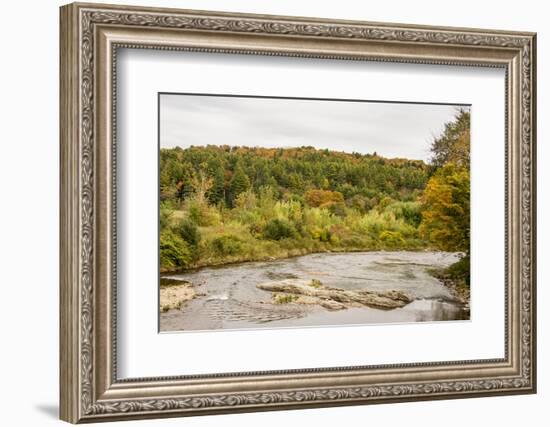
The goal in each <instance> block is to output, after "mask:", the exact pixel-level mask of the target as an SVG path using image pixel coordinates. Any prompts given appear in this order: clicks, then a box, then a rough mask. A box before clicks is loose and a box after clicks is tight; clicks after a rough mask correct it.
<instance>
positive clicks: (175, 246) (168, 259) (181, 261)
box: [160, 230, 192, 269]
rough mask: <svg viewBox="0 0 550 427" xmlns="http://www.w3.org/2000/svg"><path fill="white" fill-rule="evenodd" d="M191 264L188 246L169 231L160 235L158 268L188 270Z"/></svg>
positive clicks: (164, 231)
mask: <svg viewBox="0 0 550 427" xmlns="http://www.w3.org/2000/svg"><path fill="white" fill-rule="evenodd" d="M191 262H192V255H191V250H190V248H189V245H188V244H187V242H185V240H183V239H182V238H181V237H180V236H178V235H177V234H175V233H174V232H173V231H171V230H163V231H162V232H161V234H160V266H161V268H162V269H175V268H182V269H183V268H188V267H189V266H190V265H191Z"/></svg>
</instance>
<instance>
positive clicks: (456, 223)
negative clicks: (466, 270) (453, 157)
mask: <svg viewBox="0 0 550 427" xmlns="http://www.w3.org/2000/svg"><path fill="white" fill-rule="evenodd" d="M419 231H420V234H421V235H422V236H423V237H424V238H425V239H427V240H428V241H430V242H431V243H432V244H433V245H435V246H436V247H437V248H438V249H440V250H443V251H460V252H465V253H467V254H469V251H470V173H469V170H468V169H466V168H463V167H459V166H457V165H456V164H455V163H452V162H451V163H447V164H446V165H445V166H443V167H441V168H439V169H438V170H437V172H436V173H435V174H434V175H433V176H432V177H431V178H430V179H429V181H428V184H427V185H426V189H425V191H424V194H423V196H422V222H421V224H420V228H419Z"/></svg>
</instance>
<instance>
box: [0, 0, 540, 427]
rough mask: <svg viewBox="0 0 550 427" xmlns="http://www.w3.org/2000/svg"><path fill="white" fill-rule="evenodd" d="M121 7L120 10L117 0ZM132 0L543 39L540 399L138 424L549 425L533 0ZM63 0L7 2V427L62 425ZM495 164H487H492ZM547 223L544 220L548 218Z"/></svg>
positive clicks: (2, 384) (2, 356)
mask: <svg viewBox="0 0 550 427" xmlns="http://www.w3.org/2000/svg"><path fill="white" fill-rule="evenodd" d="M111 1H112V2H113V3H122V4H124V2H119V1H115V0H111ZM133 3H134V4H142V5H147V6H153V5H157V6H167V7H180V8H195V9H211V10H226V11H235V12H255V13H269V14H283V15H305V16H317V17H325V18H342V19H361V20H370V21H389V22H404V23H415V24H433V25H450V26H463V27H481V28H496V29H509V30H528V31H537V32H538V34H539V36H538V37H539V38H538V52H539V58H538V75H539V81H538V94H539V102H538V117H539V120H538V122H539V123H538V139H539V146H538V154H539V165H540V167H539V173H538V188H539V209H538V210H539V225H538V235H539V260H540V261H539V274H538V276H539V279H538V280H539V292H538V300H539V328H538V329H539V341H538V343H539V345H538V348H539V361H540V363H539V393H538V395H529V396H511V397H493V398H478V399H465V400H450V401H438V402H421V403H401V404H393V405H374V406H362V407H347V408H327V409H315V410H301V411H283V412H266V413H252V414H240V415H225V416H210V417H200V418H193V419H186V420H181V419H171V420H163V421H139V422H129V423H125V424H124V425H125V426H132V425H142V426H145V425H166V426H169V425H181V424H182V423H185V424H186V425H187V426H213V425H233V424H235V425H240V426H256V425H263V426H279V425H281V424H287V425H299V424H310V425H317V426H328V425H335V424H336V425H343V424H344V423H346V424H347V425H365V424H369V425H389V426H392V425H398V423H399V422H402V423H407V425H409V426H420V425H422V426H440V425H443V426H445V427H452V426H460V427H464V426H469V425H483V424H481V423H482V422H486V423H491V424H493V425H501V426H512V425H520V424H522V425H530V426H531V425H532V426H539V425H545V421H544V420H543V417H545V418H547V416H548V405H550V392H549V391H548V388H549V387H550V376H549V375H548V369H547V365H546V363H548V360H549V355H550V348H549V347H550V338H549V337H548V336H545V334H546V335H547V329H546V326H548V323H549V322H550V315H549V314H548V313H549V312H550V310H548V307H546V306H547V304H549V303H550V292H549V291H548V288H547V287H546V285H547V284H548V280H549V274H550V268H549V267H548V263H547V262H545V259H547V258H548V257H550V243H549V241H548V239H546V240H545V239H543V238H542V236H548V235H550V234H549V231H550V230H549V222H548V219H547V218H549V217H550V205H549V203H550V195H549V193H548V192H547V191H546V187H547V185H548V181H549V179H550V168H548V167H544V165H545V164H547V163H548V162H550V152H549V149H548V146H547V145H546V144H545V143H544V142H545V141H546V140H547V139H548V138H549V136H550V135H549V132H550V125H548V124H547V122H545V121H544V120H543V118H544V117H549V115H550V98H548V97H547V96H548V83H547V80H546V78H545V77H546V76H548V75H550V56H549V55H548V52H549V51H550V41H549V37H550V29H549V27H548V22H547V18H548V16H549V15H548V12H547V11H546V10H544V4H545V2H540V1H535V0H524V1H521V2H518V1H504V0H500V1H487V2H481V1H479V0H476V1H471V0H461V1H455V2H444V1H423V0H416V1H406V0H402V1H385V2H367V1H363V2H360V1H357V0H339V1H333V0H332V1H310V2H308V1H305V0H302V1H299V0H276V1H275V0H272V1H269V2H268V1H263V2H260V1H257V0H256V1H252V0H250V1H246V0H225V1H224V0H201V1H199V0H182V1H175V0H172V1H169V0H163V1H157V2H153V1H152V0H148V1H147V0H146V1H138V0H133ZM60 4H61V2H59V1H57V0H42V1H19V2H16V1H14V2H5V3H4V4H3V5H2V18H3V19H2V23H1V25H0V31H1V33H2V38H1V41H2V45H1V46H2V48H1V49H2V65H1V66H0V73H1V79H0V103H1V107H2V115H1V117H2V121H1V122H0V123H1V124H0V135H1V136H0V150H1V155H0V192H1V194H0V196H1V197H0V200H2V209H1V210H0V216H1V219H2V220H1V221H0V260H1V261H0V266H1V268H0V292H1V296H0V317H1V321H2V322H1V325H2V326H1V331H2V336H1V342H2V345H1V346H2V350H1V351H0V394H1V397H0V401H1V402H2V412H1V414H0V419H2V424H3V425H8V426H15V425H26V426H46V425H54V424H60V421H58V420H57V401H58V384H57V383H58V368H57V361H58V332H57V330H58V289H57V287H58V175H59V162H58V6H59V5H60ZM489 167H490V166H489ZM545 217H546V218H545ZM546 422H547V421H546Z"/></svg>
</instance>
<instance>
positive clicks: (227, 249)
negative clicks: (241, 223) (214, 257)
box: [210, 234, 242, 256]
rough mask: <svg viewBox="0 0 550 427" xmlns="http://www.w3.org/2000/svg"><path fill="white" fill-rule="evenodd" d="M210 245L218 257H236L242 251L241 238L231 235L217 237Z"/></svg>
mask: <svg viewBox="0 0 550 427" xmlns="http://www.w3.org/2000/svg"><path fill="white" fill-rule="evenodd" d="M210 245H211V246H212V249H213V250H214V251H215V252H216V253H217V254H218V255H222V256H226V255H236V254H238V253H239V252H240V251H241V249H242V242H241V241H240V240H239V238H238V237H236V236H233V235H230V234H224V235H221V236H219V237H216V238H215V239H214V240H212V241H211V242H210Z"/></svg>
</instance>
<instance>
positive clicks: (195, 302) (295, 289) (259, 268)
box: [160, 251, 469, 331]
mask: <svg viewBox="0 0 550 427" xmlns="http://www.w3.org/2000/svg"><path fill="white" fill-rule="evenodd" d="M457 259H458V254H454V253H446V252H406V251H400V252H354V253H323V254H311V255H305V256H302V257H297V258H291V259H284V260H275V261H269V262H249V263H242V264H235V265H227V266H222V267H213V268H212V267H208V268H201V269H198V270H194V271H187V272H185V273H182V274H172V275H168V276H165V277H163V278H161V284H163V285H164V286H162V285H161V302H160V303H161V314H160V326H161V331H190V330H212V329H242V328H247V329H250V328H262V327H264V328H265V327H269V328H277V327H293V326H296V327H298V326H299V327H302V326H317V325H344V324H372V323H394V322H419V321H443V320H464V319H467V318H468V316H469V315H468V313H469V312H467V311H466V310H463V308H464V305H465V303H466V302H465V301H461V300H460V299H459V298H457V297H456V295H455V294H454V293H453V292H451V291H450V290H449V289H448V288H447V287H446V286H444V284H443V283H442V282H441V281H440V280H438V279H437V278H435V277H433V276H432V275H431V274H430V273H429V270H430V269H434V268H445V267H447V266H449V265H451V264H452V263H454V262H456V260H457ZM167 284H170V285H171V286H166V285H167ZM174 286H175V287H174ZM171 287H172V289H170V288H171ZM176 289H177V291H176ZM163 290H164V296H165V298H164V299H163ZM191 291H192V292H191ZM178 292H181V294H179V295H180V296H181V297H182V298H184V300H183V301H182V302H181V303H179V302H178ZM170 298H172V299H170ZM163 303H164V305H163ZM162 307H164V309H162Z"/></svg>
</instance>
